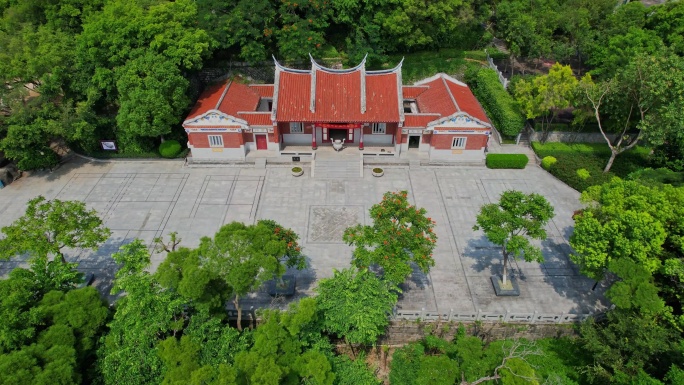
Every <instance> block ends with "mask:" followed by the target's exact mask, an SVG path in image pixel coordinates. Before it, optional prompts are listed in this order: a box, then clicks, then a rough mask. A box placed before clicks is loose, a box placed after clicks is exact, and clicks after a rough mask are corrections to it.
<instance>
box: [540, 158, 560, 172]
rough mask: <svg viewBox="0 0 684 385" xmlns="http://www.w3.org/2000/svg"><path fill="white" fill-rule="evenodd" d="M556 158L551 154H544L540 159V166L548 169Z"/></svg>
mask: <svg viewBox="0 0 684 385" xmlns="http://www.w3.org/2000/svg"><path fill="white" fill-rule="evenodd" d="M557 161H558V160H557V159H556V158H554V157H552V156H551V155H549V156H545V157H544V159H542V161H541V166H542V168H543V169H544V170H546V171H549V170H550V169H551V167H552V166H553V165H554V164H555V163H556V162H557Z"/></svg>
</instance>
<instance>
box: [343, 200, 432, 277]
mask: <svg viewBox="0 0 684 385" xmlns="http://www.w3.org/2000/svg"><path fill="white" fill-rule="evenodd" d="M426 213H427V211H426V210H425V209H424V208H417V207H416V206H414V205H411V204H409V202H408V193H407V192H406V191H400V192H386V193H385V194H384V195H383V197H382V201H381V202H380V203H378V204H375V205H373V207H371V209H370V217H371V218H372V219H373V225H372V226H362V225H356V226H354V227H349V228H347V229H346V230H345V231H344V236H343V239H344V241H345V242H347V243H349V244H350V245H352V246H354V251H353V255H352V264H353V265H354V266H356V267H357V268H359V269H360V270H363V269H366V268H368V267H370V266H371V265H378V266H380V267H382V269H383V273H384V275H383V277H384V279H385V280H387V281H389V282H392V283H394V284H395V285H399V284H401V283H402V282H404V281H405V280H406V278H408V276H409V275H411V272H412V271H413V268H412V267H411V263H414V264H416V265H417V266H418V268H420V270H421V271H423V272H424V273H427V272H428V271H429V270H430V267H431V266H434V264H435V261H434V259H432V251H433V250H434V248H435V243H436V242H437V235H436V234H435V232H434V230H433V229H434V227H435V222H434V221H433V220H432V218H430V217H427V216H426Z"/></svg>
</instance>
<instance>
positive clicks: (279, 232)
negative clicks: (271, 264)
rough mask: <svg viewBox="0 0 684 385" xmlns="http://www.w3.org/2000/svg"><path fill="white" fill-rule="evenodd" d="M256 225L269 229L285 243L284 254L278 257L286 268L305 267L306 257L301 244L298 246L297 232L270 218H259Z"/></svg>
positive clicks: (299, 268) (298, 268)
mask: <svg viewBox="0 0 684 385" xmlns="http://www.w3.org/2000/svg"><path fill="white" fill-rule="evenodd" d="M257 225H259V226H266V227H268V228H269V229H271V231H273V234H275V236H276V238H278V239H279V240H280V241H281V242H282V243H284V244H285V254H283V256H282V257H281V258H279V261H280V263H281V264H282V265H284V266H285V267H287V268H291V267H294V268H296V269H297V270H301V269H303V268H305V267H306V258H305V257H304V254H302V248H301V246H299V235H297V233H295V232H294V231H293V230H292V229H288V228H286V227H283V226H282V225H280V224H279V223H278V222H276V221H273V220H270V219H260V220H259V221H257Z"/></svg>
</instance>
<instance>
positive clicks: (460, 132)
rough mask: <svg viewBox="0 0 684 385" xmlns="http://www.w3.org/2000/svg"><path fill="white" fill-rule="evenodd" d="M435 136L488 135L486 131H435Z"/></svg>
mask: <svg viewBox="0 0 684 385" xmlns="http://www.w3.org/2000/svg"><path fill="white" fill-rule="evenodd" d="M434 133H435V134H481V135H486V134H487V132H486V131H475V130H434Z"/></svg>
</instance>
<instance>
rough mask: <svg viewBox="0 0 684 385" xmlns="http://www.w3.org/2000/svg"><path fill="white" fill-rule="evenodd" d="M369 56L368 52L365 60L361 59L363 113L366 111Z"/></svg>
mask: <svg viewBox="0 0 684 385" xmlns="http://www.w3.org/2000/svg"><path fill="white" fill-rule="evenodd" d="M367 57H368V54H366V56H364V57H363V60H362V61H361V64H363V67H361V74H360V75H361V76H360V77H361V89H360V91H361V114H365V113H366V58H367Z"/></svg>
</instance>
